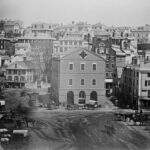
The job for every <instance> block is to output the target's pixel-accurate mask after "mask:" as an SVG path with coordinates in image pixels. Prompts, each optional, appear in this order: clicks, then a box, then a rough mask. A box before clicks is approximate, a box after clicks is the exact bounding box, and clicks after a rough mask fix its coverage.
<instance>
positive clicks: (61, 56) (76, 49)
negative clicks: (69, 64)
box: [54, 48, 106, 61]
mask: <svg viewBox="0 0 150 150" xmlns="http://www.w3.org/2000/svg"><path fill="white" fill-rule="evenodd" d="M81 50H83V51H87V52H89V53H91V54H92V55H95V56H96V57H99V58H101V59H103V60H104V61H106V59H105V58H104V57H102V56H100V55H98V54H95V53H94V52H92V51H90V50H87V49H86V48H72V49H70V50H67V51H65V52H64V53H63V54H59V55H54V58H56V59H58V60H60V59H62V58H64V57H66V56H68V55H71V54H73V53H74V52H77V51H81Z"/></svg>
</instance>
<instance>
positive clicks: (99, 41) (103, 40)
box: [92, 32, 117, 96]
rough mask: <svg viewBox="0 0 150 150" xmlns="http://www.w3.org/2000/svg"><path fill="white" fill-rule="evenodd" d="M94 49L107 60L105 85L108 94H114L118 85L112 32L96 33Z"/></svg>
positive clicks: (93, 43)
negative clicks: (111, 38) (111, 37)
mask: <svg viewBox="0 0 150 150" xmlns="http://www.w3.org/2000/svg"><path fill="white" fill-rule="evenodd" d="M92 51H93V52H94V53H96V54H98V55H100V56H101V57H104V58H105V59H106V60H107V61H106V62H105V70H106V71H105V73H106V74H105V87H106V96H110V95H111V94H113V92H114V91H115V89H113V88H114V87H116V85H117V68H116V52H115V51H114V50H113V49H112V46H111V40H110V34H109V33H108V32H100V33H99V34H98V33H96V34H95V36H94V37H93V42H92Z"/></svg>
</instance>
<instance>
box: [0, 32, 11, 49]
mask: <svg viewBox="0 0 150 150" xmlns="http://www.w3.org/2000/svg"><path fill="white" fill-rule="evenodd" d="M10 47H11V40H10V39H9V38H5V37H4V33H1V34H0V51H3V50H9V49H10Z"/></svg>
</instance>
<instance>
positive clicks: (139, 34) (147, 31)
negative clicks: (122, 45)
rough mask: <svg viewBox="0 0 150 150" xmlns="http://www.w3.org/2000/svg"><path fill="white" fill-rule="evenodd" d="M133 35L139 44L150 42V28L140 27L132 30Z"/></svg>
mask: <svg viewBox="0 0 150 150" xmlns="http://www.w3.org/2000/svg"><path fill="white" fill-rule="evenodd" d="M131 33H132V36H133V37H135V39H136V40H137V42H138V43H146V42H149V41H150V27H147V26H142V27H138V28H136V29H132V30H131Z"/></svg>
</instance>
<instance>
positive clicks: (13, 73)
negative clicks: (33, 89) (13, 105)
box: [6, 61, 38, 88]
mask: <svg viewBox="0 0 150 150" xmlns="http://www.w3.org/2000/svg"><path fill="white" fill-rule="evenodd" d="M37 69H38V67H37V65H35V64H34V63H32V62H30V61H16V62H14V63H12V64H10V65H9V66H8V67H7V68H6V81H7V86H8V87H19V88H21V87H25V85H26V83H33V82H34V81H35V80H36V75H37V74H36V73H37Z"/></svg>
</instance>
